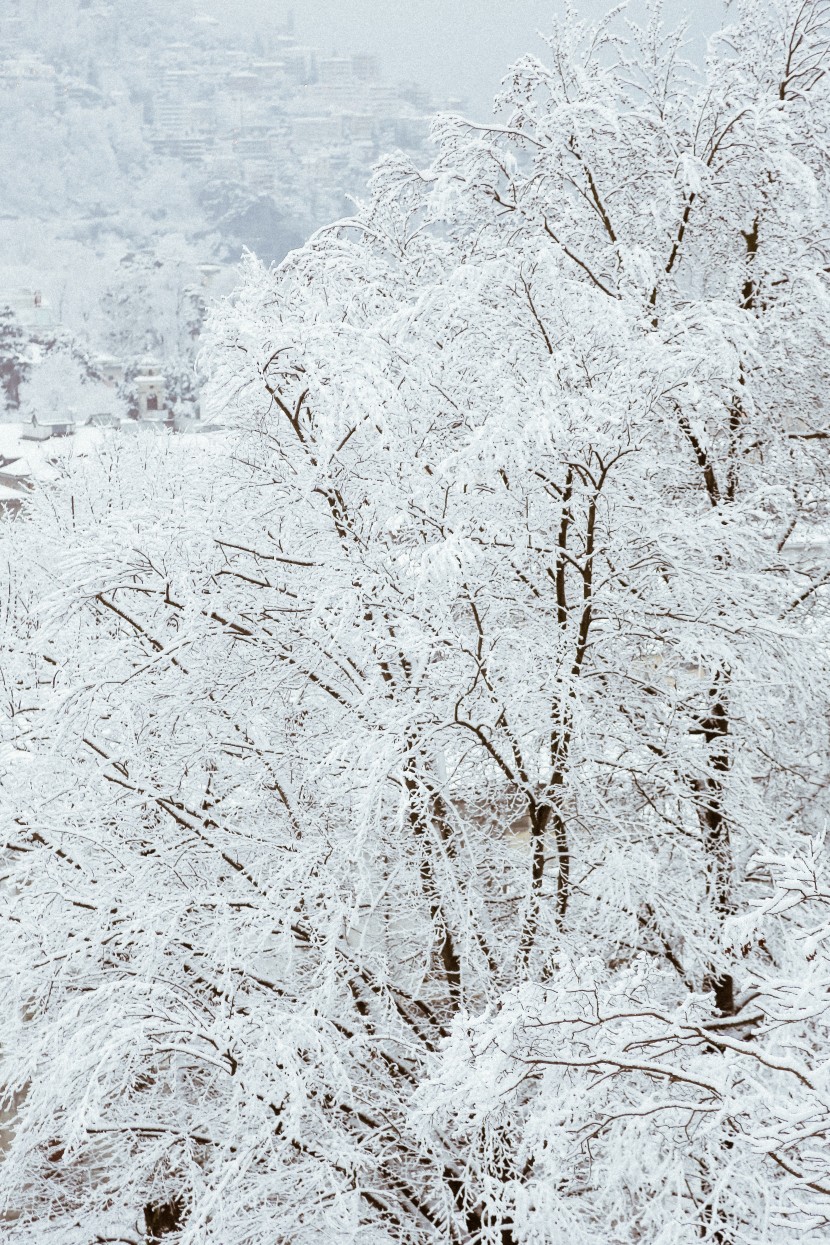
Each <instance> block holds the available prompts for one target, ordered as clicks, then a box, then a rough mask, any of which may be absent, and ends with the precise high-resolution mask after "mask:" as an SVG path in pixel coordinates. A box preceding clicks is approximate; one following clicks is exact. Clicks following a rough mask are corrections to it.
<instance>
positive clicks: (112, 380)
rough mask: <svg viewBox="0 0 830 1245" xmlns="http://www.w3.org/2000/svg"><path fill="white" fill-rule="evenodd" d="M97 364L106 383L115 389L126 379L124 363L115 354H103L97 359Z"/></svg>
mask: <svg viewBox="0 0 830 1245" xmlns="http://www.w3.org/2000/svg"><path fill="white" fill-rule="evenodd" d="M95 366H96V368H97V369H98V371H99V372H100V374H101V376H102V377H103V380H104V384H106V385H109V386H110V388H112V389H114V388H116V386H118V385H120V384H121V382H122V380H123V379H124V364H123V363H122V362H121V360H120V359H116V357H115V355H112V354H102V355H99V356H98V358H97V359H96V360H95Z"/></svg>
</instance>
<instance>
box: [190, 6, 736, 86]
mask: <svg viewBox="0 0 830 1245" xmlns="http://www.w3.org/2000/svg"><path fill="white" fill-rule="evenodd" d="M574 4H575V8H576V9H577V12H578V13H579V14H580V15H583V14H584V15H585V16H597V15H598V14H600V13H602V12H603V11H605V10H606V9H607V8H608V7H609V4H608V3H606V0H574ZM206 5H207V6H208V7H210V8H211V9H212V11H213V12H215V13H217V15H221V16H222V17H223V18H224V19H225V20H228V21H235V22H238V21H253V22H256V21H257V20H258V19H262V17H264V16H265V15H266V14H268V15H272V19H273V17H283V16H284V15H285V14H286V13H287V12H288V11H289V10H290V9H293V11H294V18H295V27H296V32H297V36H298V37H299V38H300V40H301V41H303V42H308V43H311V44H314V45H316V46H319V47H320V48H322V49H323V50H324V51H326V52H337V53H341V54H348V53H350V52H357V51H373V52H375V53H376V54H377V55H378V57H379V58H380V60H381V62H382V64H383V68H384V76H385V77H387V78H388V79H391V80H392V81H397V80H399V79H402V78H406V79H415V80H417V81H420V82H422V83H423V84H424V85H425V86H427V87H429V88H430V89H431V90H433V91H434V92H435V93H436V94H437V95H440V96H443V97H446V96H450V95H458V96H465V97H466V98H467V99H468V101H469V103H470V105H471V106H472V107H474V108H476V109H481V108H483V107H485V106H486V104H487V103H488V101H489V100H491V99H492V96H493V95H494V93H495V91H496V90H497V89H498V84H499V81H500V79H501V77H502V75H503V74H504V72H505V71H506V69H507V67H508V65H509V64H510V63H511V61H513V60H515V59H516V57H518V56H521V55H522V54H523V53H525V52H536V53H538V54H540V55H541V54H542V52H543V45H542V43H541V42H540V40H539V38H538V37H537V32H538V31H539V30H543V29H545V28H549V27H550V20H551V15H552V14H553V13H554V12H556V11H557V10H559V11H561V5H560V4H558V3H557V0H206ZM636 11H638V12H639V13H640V14H641V13H642V4H641V3H640V2H639V0H637V2H636V3H635V4H634V5H632V12H636ZM663 12H664V18H665V20H666V22H667V23H669V24H672V25H674V24H676V23H678V22H679V21H680V20H681V19H682V18H683V17H684V16H688V17H689V19H690V24H691V31H690V33H691V35H692V36H693V45H692V48H691V52H693V53H694V54H695V56H696V57H699V56H700V54H701V52H702V50H703V48H704V45H705V39H706V37H707V36H708V35H709V34H711V33H712V32H713V31H714V30H716V29H717V28H718V26H719V25H720V24H721V21H722V15H723V0H664V3H663Z"/></svg>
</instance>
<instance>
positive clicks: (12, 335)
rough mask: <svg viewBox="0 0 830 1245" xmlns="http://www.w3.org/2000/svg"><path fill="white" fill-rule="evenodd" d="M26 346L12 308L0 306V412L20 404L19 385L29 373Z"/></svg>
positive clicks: (13, 408)
mask: <svg viewBox="0 0 830 1245" xmlns="http://www.w3.org/2000/svg"><path fill="white" fill-rule="evenodd" d="M27 347H28V342H27V340H26V334H25V333H24V331H23V329H22V328H21V326H20V323H19V322H18V319H17V316H16V315H15V314H14V310H13V309H12V308H11V307H2V306H0V412H3V411H16V410H17V408H18V407H19V406H20V386H21V385H22V384H23V382H24V381H25V380H26V378H27V376H28V375H29V355H28V349H27Z"/></svg>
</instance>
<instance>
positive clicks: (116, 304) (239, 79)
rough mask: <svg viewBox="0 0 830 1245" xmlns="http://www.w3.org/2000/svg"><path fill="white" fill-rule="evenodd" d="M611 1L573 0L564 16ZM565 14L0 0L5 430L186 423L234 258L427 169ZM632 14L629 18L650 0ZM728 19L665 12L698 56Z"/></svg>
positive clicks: (372, 0) (357, 5) (688, 1)
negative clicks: (437, 142)
mask: <svg viewBox="0 0 830 1245" xmlns="http://www.w3.org/2000/svg"><path fill="white" fill-rule="evenodd" d="M607 7H608V6H607V3H606V0H574V4H573V6H572V12H573V13H574V15H575V17H574V20H576V19H578V18H587V19H589V20H596V19H597V18H598V17H600V16H601V15H602V14H603V13H604V12H605V11H606V10H607ZM557 13H558V14H560V15H561V14H563V13H564V5H563V4H561V3H557V2H556V0H408V2H406V3H394V2H392V3H390V2H389V0H0V116H2V117H3V125H2V126H0V169H2V170H3V175H2V176H0V424H2V423H3V422H4V421H5V422H7V423H9V424H15V425H19V426H20V427H23V425H24V424H27V423H29V422H31V420H32V419H38V420H39V421H40V423H41V425H43V424H44V423H45V421H46V419H47V416H48V417H49V418H50V419H51V420H52V422H53V423H54V424H55V426H66V427H70V426H71V427H72V428H75V427H77V426H80V425H81V423H82V421H83V420H87V419H88V418H93V419H98V421H99V423H100V424H101V426H110V425H115V424H120V423H121V422H122V421H123V422H124V423H125V426H128V427H130V426H132V424H133V423H134V422H136V421H137V420H138V419H139V417H142V418H143V416H147V419H146V421H145V422H146V423H148V424H154V423H157V422H158V421H159V420H160V419H161V418H162V416H164V417H165V418H166V422H167V424H168V425H170V424H171V423H172V424H173V425H174V426H175V427H179V426H181V427H183V428H192V426H193V424H194V421H195V420H196V417H197V415H198V413H199V410H200V408H199V379H198V366H197V359H198V355H199V345H200V334H201V328H202V324H203V322H204V316H205V314H206V311H207V308H208V307H209V306H210V305H211V304H212V302H214V301H215V300H216V299H217V298H219V297H222V296H223V295H224V294H226V293H227V292H229V291H230V290H232V289H233V287H234V285H235V283H236V280H237V270H238V264H239V260H240V257H241V255H242V254H243V251H245V250H250V251H251V252H253V253H254V254H256V255H257V256H258V257H259V258H260V259H261V260H262V261H263V263H265V264H266V265H268V264H275V263H279V262H280V261H281V260H282V259H283V258H284V257H285V256H286V255H287V254H288V253H289V252H290V251H291V250H293V249H294V248H296V247H299V246H301V245H302V244H303V242H304V241H305V239H307V238H308V237H309V236H310V235H311V234H312V233H313V232H314V231H315V230H316V229H318V228H319V227H320V226H322V225H325V224H326V223H328V222H330V221H332V220H337V219H340V218H341V217H343V216H345V215H349V214H351V213H352V212H353V211H354V203H355V200H356V199H360V197H361V196H363V195H364V194H365V189H366V185H367V181H368V179H369V177H370V176H371V172H372V169H373V167H374V166H375V165H376V163H377V162H378V161H379V160H380V159H382V157H383V156H384V154H385V153H387V152H389V151H392V150H398V151H401V152H403V154H404V158H406V159H408V160H411V161H412V162H413V163H414V164H415V166H416V167H425V166H427V165H428V164H429V162H430V160H431V158H432V155H433V148H432V146H431V143H430V137H429V134H430V126H431V119H432V117H433V116H434V114H435V112H436V111H440V110H442V109H445V108H450V109H452V110H454V111H464V112H467V113H468V114H470V115H472V116H473V117H476V116H477V117H479V118H485V117H487V116H488V115H490V112H491V106H492V100H493V96H494V95H495V94H496V93H497V92H498V90H499V86H500V82H501V79H502V77H503V75H504V74H505V73H506V72H507V70H508V69H509V67H510V65H511V63H512V62H513V61H515V60H516V59H517V58H518V57H520V56H522V55H524V54H526V53H532V54H536V55H537V56H539V57H540V59H542V60H544V59H545V58H546V55H547V48H546V46H545V44H544V42H543V39H542V37H541V34H540V32H541V33H550V31H551V30H552V27H553V20H554V16H555V14H557ZM627 13H628V15H629V18H630V19H633V20H640V21H642V20H643V19H644V17H645V6H644V4H643V0H632V3H631V4H630V6H629V7H628V10H627ZM724 15H725V6H724V0H664V3H663V20H664V24H665V25H666V26H669V27H671V28H675V27H676V26H678V25H681V24H683V22H684V18H688V56H689V57H690V59H693V60H697V61H698V62H699V63H700V62H701V61H702V59H703V56H704V53H705V47H706V39H707V37H708V36H709V35H711V34H712V33H713V32H714V31H715V30H716V29H717V28H718V27H719V26H720V25H721V24H722V23H723V19H724ZM620 20H621V19H619V18H618V22H619V21H620ZM148 377H157V378H159V380H158V385H157V388H158V393H154V394H148V393H144V392H143V390H142V385H143V386H144V387H145V388H146V387H147V385H148V384H149V381H148V380H147V378H148ZM148 397H152V398H153V400H154V402H155V405H152V406H147V402H146V399H147V398H148ZM142 402H143V403H144V405H143V406H142ZM21 435H22V434H21ZM13 452H15V453H16V451H13V450H12V449H11V448H8V447H7V449H6V450H5V451H4V449H3V445H2V444H0V458H2V456H3V455H4V453H5V454H6V456H9V455H11V454H12V453H13ZM50 452H51V451H50ZM0 483H2V482H0Z"/></svg>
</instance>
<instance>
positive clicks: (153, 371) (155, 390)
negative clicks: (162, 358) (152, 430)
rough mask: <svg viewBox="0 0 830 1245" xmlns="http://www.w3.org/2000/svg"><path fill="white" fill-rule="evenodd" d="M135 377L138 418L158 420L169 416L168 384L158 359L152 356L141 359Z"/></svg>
mask: <svg viewBox="0 0 830 1245" xmlns="http://www.w3.org/2000/svg"><path fill="white" fill-rule="evenodd" d="M139 366H140V369H141V370H140V372H139V374H138V375H137V376H136V378H135V387H136V395H137V398H138V418H139V419H142V420H150V421H152V422H157V421H161V420H164V419H165V418H166V416H167V400H166V386H165V382H164V376H163V375H162V372H161V367H160V365H159V363H158V361H157V360H156V359H154V358H152V357H151V356H147V357H146V358H144V359H142V360H141V363H140V365H139Z"/></svg>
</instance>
